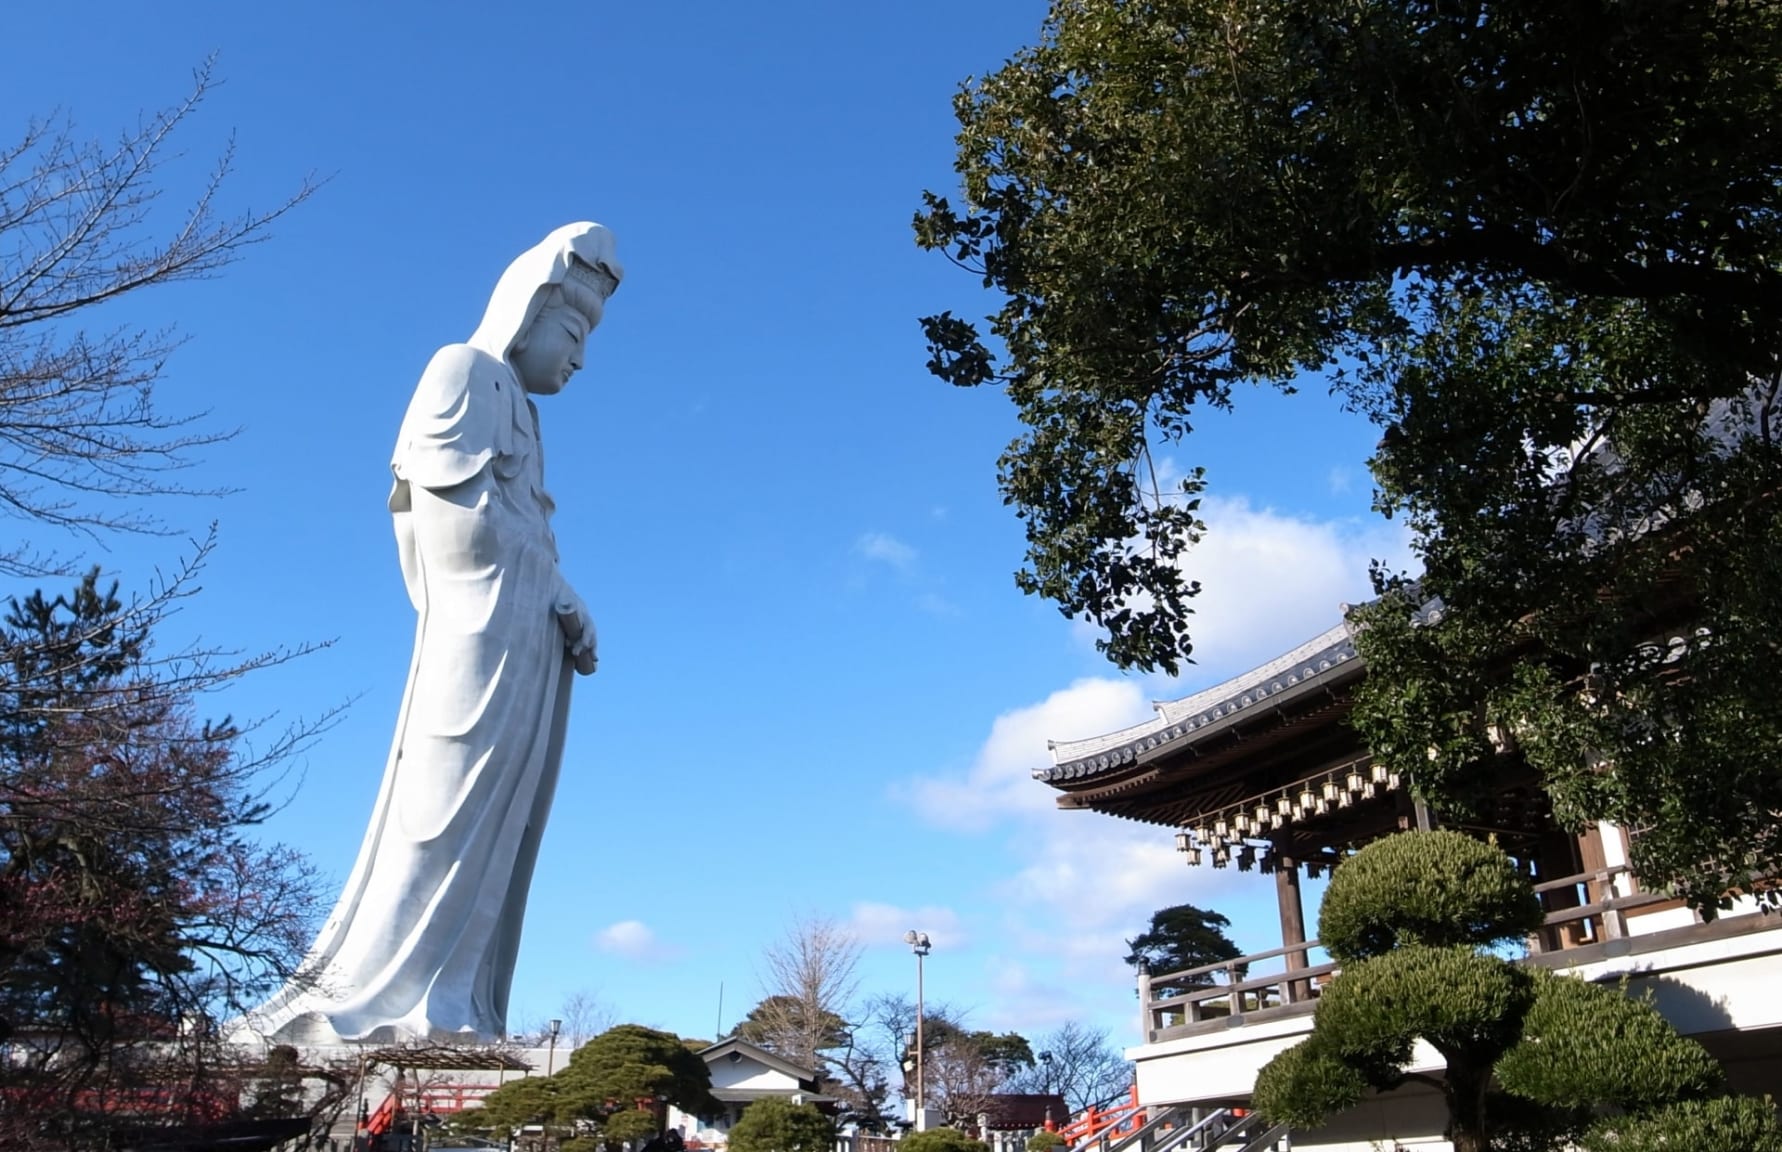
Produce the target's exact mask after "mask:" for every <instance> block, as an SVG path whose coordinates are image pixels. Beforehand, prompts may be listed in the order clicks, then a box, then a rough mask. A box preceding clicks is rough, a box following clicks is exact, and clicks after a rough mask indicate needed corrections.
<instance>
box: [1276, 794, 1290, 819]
mask: <svg viewBox="0 0 1782 1152" xmlns="http://www.w3.org/2000/svg"><path fill="white" fill-rule="evenodd" d="M1275 811H1276V812H1277V813H1279V814H1280V816H1281V818H1282V819H1283V820H1285V819H1288V818H1290V817H1292V815H1293V801H1292V800H1289V799H1288V798H1287V793H1285V792H1283V793H1281V798H1280V799H1279V800H1276V801H1275Z"/></svg>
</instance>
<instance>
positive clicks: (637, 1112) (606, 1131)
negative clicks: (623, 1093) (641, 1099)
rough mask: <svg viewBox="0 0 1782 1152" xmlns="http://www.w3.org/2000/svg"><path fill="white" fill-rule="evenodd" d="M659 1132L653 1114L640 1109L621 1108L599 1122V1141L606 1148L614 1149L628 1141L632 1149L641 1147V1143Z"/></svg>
mask: <svg viewBox="0 0 1782 1152" xmlns="http://www.w3.org/2000/svg"><path fill="white" fill-rule="evenodd" d="M658 1131H660V1126H659V1125H658V1122H657V1120H656V1117H655V1116H654V1114H652V1113H649V1112H646V1111H644V1110H643V1109H642V1108H636V1107H632V1108H621V1109H620V1110H619V1111H617V1112H613V1113H611V1114H610V1115H608V1116H606V1117H605V1118H603V1119H602V1120H601V1121H600V1137H601V1141H602V1142H603V1143H605V1144H606V1146H607V1147H609V1148H611V1147H615V1146H617V1145H618V1144H620V1143H622V1142H626V1141H629V1142H630V1143H631V1145H632V1147H634V1148H635V1147H642V1145H643V1142H644V1141H645V1140H647V1139H649V1138H650V1137H651V1136H654V1135H655V1134H656V1133H657V1132H658Z"/></svg>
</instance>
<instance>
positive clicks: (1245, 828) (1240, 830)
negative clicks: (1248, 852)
mask: <svg viewBox="0 0 1782 1152" xmlns="http://www.w3.org/2000/svg"><path fill="white" fill-rule="evenodd" d="M1231 826H1232V827H1233V828H1235V829H1237V834H1238V835H1239V836H1248V835H1249V834H1250V814H1249V813H1248V812H1245V811H1242V810H1239V812H1238V814H1237V815H1236V816H1233V817H1232V818H1231Z"/></svg>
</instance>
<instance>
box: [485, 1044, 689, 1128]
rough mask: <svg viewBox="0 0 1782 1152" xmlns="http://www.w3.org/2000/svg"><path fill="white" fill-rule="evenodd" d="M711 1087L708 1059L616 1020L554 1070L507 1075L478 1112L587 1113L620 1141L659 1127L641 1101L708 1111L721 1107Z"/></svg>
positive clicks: (547, 1119) (498, 1124)
mask: <svg viewBox="0 0 1782 1152" xmlns="http://www.w3.org/2000/svg"><path fill="white" fill-rule="evenodd" d="M711 1087H712V1081H711V1073H710V1072H709V1071H708V1070H707V1068H706V1066H705V1061H704V1060H701V1059H700V1058H699V1056H698V1055H696V1054H695V1053H694V1052H693V1051H692V1050H691V1049H690V1048H688V1047H687V1046H686V1044H685V1043H683V1042H682V1041H681V1039H680V1037H678V1036H676V1035H674V1033H672V1032H660V1031H657V1030H656V1029H654V1028H646V1027H644V1026H643V1025H641V1024H620V1025H619V1026H617V1027H616V1028H609V1029H607V1030H606V1031H605V1032H602V1033H601V1034H600V1035H598V1036H596V1037H594V1039H592V1040H590V1041H588V1042H587V1043H586V1044H584V1045H582V1046H581V1047H580V1048H577V1049H576V1050H575V1052H574V1053H572V1054H571V1055H570V1057H569V1061H568V1063H567V1064H565V1065H564V1067H563V1068H561V1069H560V1070H558V1071H557V1072H556V1073H555V1074H553V1075H551V1076H528V1077H526V1078H525V1079H522V1080H512V1081H509V1082H508V1083H506V1084H504V1085H502V1086H501V1087H500V1088H498V1089H496V1090H495V1091H494V1092H491V1093H489V1095H488V1096H486V1097H485V1098H484V1101H483V1115H484V1116H485V1117H487V1118H488V1121H489V1123H490V1124H491V1126H492V1127H494V1128H496V1129H501V1128H515V1127H518V1126H520V1125H522V1124H554V1125H564V1126H568V1125H574V1124H575V1123H577V1122H578V1121H587V1122H591V1123H593V1124H595V1125H596V1126H597V1128H598V1130H599V1133H600V1135H601V1138H602V1139H603V1140H607V1141H609V1142H610V1141H621V1140H628V1139H632V1138H634V1137H636V1136H638V1135H644V1134H647V1133H649V1132H654V1131H655V1130H656V1124H657V1122H656V1118H655V1115H654V1113H653V1112H652V1111H649V1110H645V1109H641V1108H640V1107H639V1105H638V1102H639V1101H651V1102H652V1103H653V1102H654V1101H656V1100H663V1101H666V1102H667V1103H669V1104H672V1105H674V1106H675V1107H677V1108H679V1109H680V1110H681V1111H683V1112H686V1113H689V1114H691V1115H695V1116H698V1115H710V1114H712V1113H714V1112H717V1111H719V1110H720V1107H721V1106H720V1105H719V1104H718V1102H717V1100H716V1099H715V1098H714V1097H713V1096H712V1094H711ZM639 1117H642V1120H639ZM646 1122H647V1123H646ZM640 1125H643V1127H640Z"/></svg>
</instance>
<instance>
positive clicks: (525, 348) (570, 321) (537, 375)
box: [512, 304, 589, 396]
mask: <svg viewBox="0 0 1782 1152" xmlns="http://www.w3.org/2000/svg"><path fill="white" fill-rule="evenodd" d="M588 328H589V324H588V319H587V317H585V316H583V315H582V314H581V313H580V312H578V311H576V310H575V309H574V308H571V307H569V306H568V305H566V304H550V305H547V306H546V307H545V308H544V309H543V310H541V311H540V312H539V314H538V317H537V318H536V319H534V320H533V321H532V327H530V328H528V329H526V335H525V336H524V337H523V338H522V339H521V341H520V343H519V345H518V346H517V347H516V348H515V349H514V351H513V355H512V359H513V366H514V371H515V373H517V374H518V375H519V377H520V383H521V385H523V386H524V387H525V389H526V391H528V392H531V393H534V394H535V395H540V396H553V395H555V394H557V393H558V392H561V391H563V386H564V385H565V384H567V383H569V378H570V377H571V376H573V375H575V374H576V372H577V371H578V370H579V369H580V368H581V366H582V346H583V345H584V344H585V343H586V342H587V339H588Z"/></svg>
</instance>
